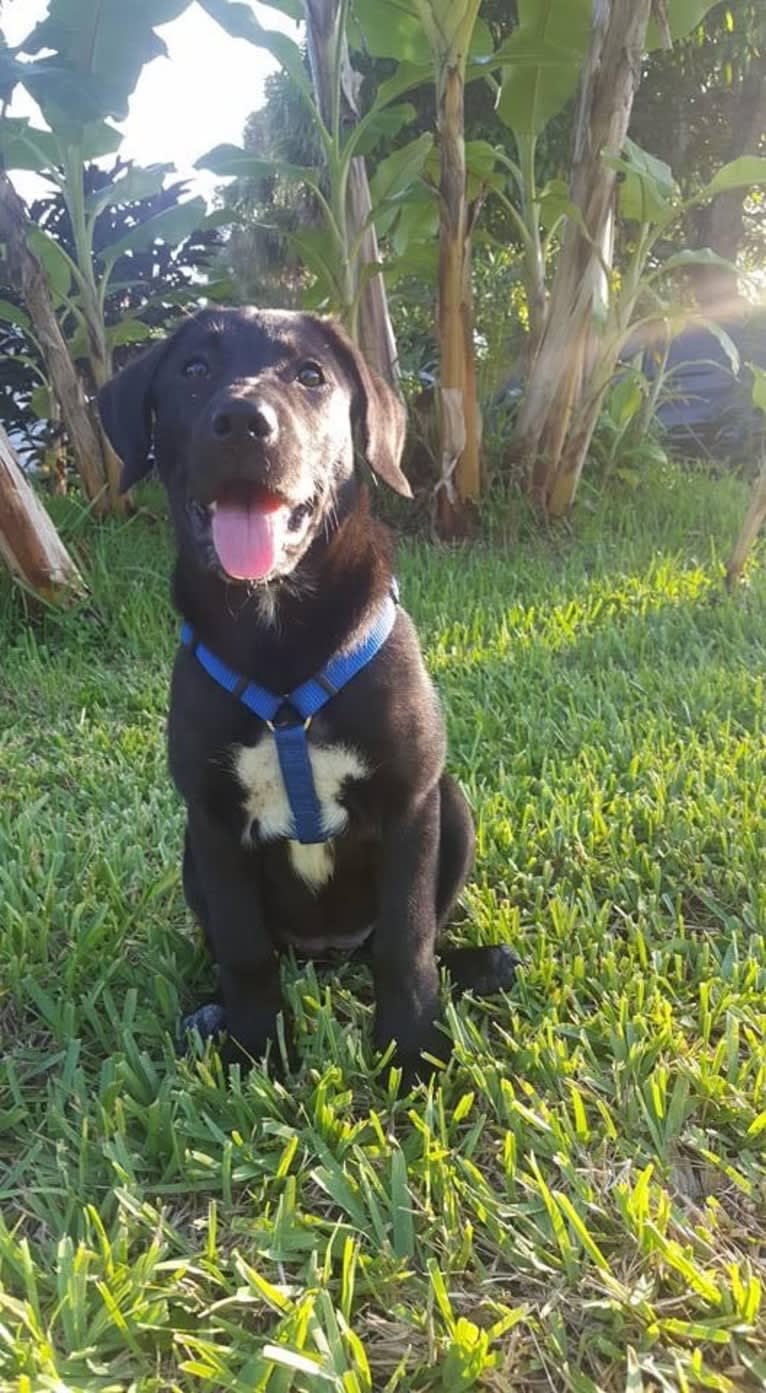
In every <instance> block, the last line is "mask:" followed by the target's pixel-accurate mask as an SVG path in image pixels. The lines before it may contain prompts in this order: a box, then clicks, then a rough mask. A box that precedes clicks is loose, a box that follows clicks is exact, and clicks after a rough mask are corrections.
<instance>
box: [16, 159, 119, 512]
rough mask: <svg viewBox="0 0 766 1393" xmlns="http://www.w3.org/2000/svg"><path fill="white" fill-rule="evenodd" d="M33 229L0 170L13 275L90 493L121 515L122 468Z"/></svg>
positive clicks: (97, 507) (99, 505)
mask: <svg viewBox="0 0 766 1393" xmlns="http://www.w3.org/2000/svg"><path fill="white" fill-rule="evenodd" d="M28 226H29V224H28V220H27V216H26V209H25V207H24V204H23V203H22V201H21V199H20V198H19V196H18V194H17V193H16V190H15V189H14V187H13V185H12V183H11V181H10V179H9V178H8V175H7V174H5V173H4V172H3V171H1V170H0V240H2V241H3V242H4V243H5V246H6V264H7V268H8V275H9V278H10V281H11V283H12V284H13V286H14V288H15V289H16V290H17V291H18V293H19V295H20V296H21V298H22V300H23V303H24V306H25V308H26V310H27V313H28V315H29V317H30V319H31V321H32V327H33V329H34V331H35V336H36V338H37V341H38V343H39V345H40V349H41V352H42V355H43V358H44V360H45V366H46V370H47V373H48V379H49V381H50V384H51V387H52V389H53V392H54V395H55V396H56V399H57V401H58V403H59V406H60V407H61V415H62V419H63V422H64V426H65V429H66V432H67V435H68V437H69V443H70V445H71V447H72V453H73V455H74V459H75V463H76V465H77V470H78V472H79V474H80V477H81V479H82V482H83V487H84V489H85V493H86V495H87V497H88V499H89V500H90V502H91V503H92V504H93V508H94V512H96V513H97V514H100V515H103V514H105V513H107V512H109V511H122V510H123V509H124V506H125V505H124V502H123V500H121V498H120V495H119V463H118V461H117V458H116V456H115V455H114V453H113V451H111V450H109V451H107V447H106V443H105V442H104V440H103V437H102V435H101V432H100V430H99V429H98V428H97V427H96V425H95V424H94V422H93V419H92V417H91V414H90V411H89V409H88V403H87V401H86V400H85V394H84V392H83V389H82V386H81V384H80V380H79V378H78V376H77V373H76V371H75V368H74V364H73V363H72V359H71V358H70V356H69V352H68V349H67V346H66V343H65V341H64V336H63V334H62V333H61V329H60V328H59V324H58V320H57V319H56V316H55V314H54V312H53V308H52V306H51V302H50V297H49V295H48V287H47V284H46V280H45V272H44V271H43V269H42V267H41V265H40V262H39V261H38V259H37V257H36V256H35V255H34V253H33V252H32V251H31V250H30V248H29V246H28V245H27V228H28Z"/></svg>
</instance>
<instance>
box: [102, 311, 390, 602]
mask: <svg viewBox="0 0 766 1393" xmlns="http://www.w3.org/2000/svg"><path fill="white" fill-rule="evenodd" d="M98 405H99V411H100V413H101V419H102V422H103V425H104V429H105V431H106V433H107V435H108V437H109V439H110V441H111V443H112V445H113V447H114V449H115V451H116V452H117V454H118V455H119V456H120V458H121V459H122V461H123V473H122V487H123V489H128V488H131V487H132V486H133V484H135V483H137V482H138V480H139V479H141V478H142V477H143V476H144V475H145V474H147V473H148V472H149V469H150V468H151V463H150V451H151V448H152V438H153V440H154V455H155V460H156V464H157V468H158V471H159V474H160V477H161V479H162V481H163V483H164V485H165V487H166V489H167V492H168V496H169V499H170V505H171V511H172V514H173V521H174V526H175V530H176V536H177V540H178V544H179V548H180V549H181V550H182V551H183V552H184V553H185V554H187V555H188V556H189V557H190V558H191V559H193V561H194V562H195V563H196V564H197V565H199V566H202V567H203V568H205V569H207V570H211V571H214V572H217V573H218V574H222V575H224V576H225V577H226V578H227V579H231V580H237V581H243V582H247V583H249V584H257V583H259V582H263V583H268V582H271V581H274V580H276V579H278V578H279V577H281V576H286V575H289V574H290V572H292V571H293V570H294V569H295V567H296V566H297V565H298V563H299V561H300V560H301V558H302V557H303V556H304V555H305V554H306V552H307V551H308V549H309V547H310V546H311V545H312V542H314V540H315V539H316V538H317V537H318V536H320V535H321V534H322V533H323V532H329V530H330V529H331V527H332V526H333V525H334V523H335V521H336V518H337V510H338V508H339V507H342V498H343V494H344V488H345V486H347V485H348V484H349V483H350V481H351V479H352V477H353V473H354V437H355V435H357V436H358V438H359V443H360V447H361V449H362V452H363V453H364V455H365V457H366V458H367V461H368V463H369V464H370V466H371V468H372V469H373V470H374V471H375V472H376V473H377V474H379V475H380V477H381V478H383V479H384V480H385V481H386V482H387V483H388V484H389V485H390V486H391V487H392V488H394V489H396V491H397V492H398V493H402V494H404V495H405V496H410V488H409V484H408V483H407V480H406V479H405V477H404V475H403V473H402V471H401V469H400V463H399V462H400V459H401V452H402V446H403V443H404V409H403V407H402V404H401V402H400V401H399V399H398V398H397V397H396V395H395V394H394V393H393V392H392V391H391V389H390V388H389V387H387V386H386V385H385V383H383V382H381V381H380V380H379V379H377V378H375V377H374V376H373V374H372V373H371V372H370V370H369V368H368V367H367V365H366V364H365V362H364V360H363V358H362V357H361V355H360V353H359V350H358V349H357V348H356V347H355V346H354V345H353V344H352V343H351V341H350V339H349V338H348V337H347V336H346V334H345V333H344V331H343V330H342V329H341V328H340V327H339V326H338V325H337V324H334V323H333V322H332V321H330V320H325V319H321V318H319V317H317V316H314V315H308V314H298V313H290V312H286V311H259V310H254V309H241V310H220V309H215V310H213V309H209V310H202V311H201V312H200V313H199V314H197V315H195V316H194V317H193V318H192V319H190V320H188V321H187V322H186V323H185V324H184V325H183V326H182V327H181V328H180V329H178V330H177V331H176V332H175V333H174V334H173V335H172V336H171V337H170V338H169V339H166V340H164V341H163V342H162V343H159V344H156V345H155V346H154V347H153V348H151V349H150V350H149V352H148V353H145V354H143V356H142V357H141V358H139V359H138V360H137V361H136V362H134V363H132V364H130V366H129V367H127V368H125V369H124V370H123V371H122V372H121V373H119V374H118V375H117V376H116V377H114V378H113V379H112V381H111V382H109V383H107V385H106V386H105V387H103V388H102V389H101V391H100V392H99V395H98Z"/></svg>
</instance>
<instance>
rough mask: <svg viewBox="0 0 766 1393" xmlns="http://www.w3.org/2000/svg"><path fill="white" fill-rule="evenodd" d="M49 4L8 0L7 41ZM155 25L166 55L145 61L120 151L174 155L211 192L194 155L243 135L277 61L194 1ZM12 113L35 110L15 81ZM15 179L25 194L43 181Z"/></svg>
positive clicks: (277, 20)
mask: <svg viewBox="0 0 766 1393" xmlns="http://www.w3.org/2000/svg"><path fill="white" fill-rule="evenodd" d="M124 3H125V4H130V0H124ZM254 8H255V11H256V14H257V15H258V18H259V19H260V20H261V22H262V23H263V24H264V26H265V27H268V28H270V29H277V28H279V29H283V30H284V31H285V32H287V33H290V34H291V35H292V36H293V37H295V36H297V32H298V30H297V26H296V25H295V24H292V23H291V21H290V20H288V19H287V18H285V16H284V15H281V14H279V13H278V11H275V10H271V9H269V8H268V6H266V5H258V4H256V5H255V7H254ZM47 9H48V0H5V4H4V5H3V12H2V13H3V20H2V27H3V30H4V32H5V35H6V38H7V39H8V41H9V42H10V43H11V44H15V43H18V42H19V41H20V40H21V39H22V38H23V37H24V35H25V34H27V33H28V32H29V30H30V29H31V28H32V26H33V24H35V23H36V22H37V21H38V20H39V19H42V17H43V15H44V14H45V13H46V11H47ZM157 32H158V34H160V36H161V37H162V38H163V39H164V40H165V43H166V44H167V47H168V50H169V54H170V57H169V58H155V60H154V62H152V63H150V64H149V65H148V66H147V67H146V68H144V71H143V73H142V74H141V77H140V79H139V83H138V86H137V88H136V90H135V92H134V94H133V97H132V99H131V103H130V114H129V116H128V119H127V121H125V122H124V123H123V125H122V127H121V129H122V130H124V132H125V142H124V144H123V146H122V149H121V151H120V154H121V155H122V156H123V157H126V158H131V159H135V161H136V163H137V164H156V163H164V162H166V161H169V162H172V163H173V164H174V165H176V167H177V168H178V169H179V170H180V172H181V173H182V174H183V175H184V176H191V177H192V179H193V181H194V183H193V187H194V192H195V193H204V194H206V195H208V196H209V195H210V194H211V193H212V190H213V188H214V187H215V185H216V184H220V182H221V181H220V179H216V178H215V177H214V176H212V175H205V174H201V173H199V172H196V171H194V170H193V168H192V166H193V164H194V161H195V160H196V159H197V158H198V157H199V156H200V155H204V154H205V152H206V151H207V150H210V149H211V148H212V147H213V146H214V145H219V144H221V142H223V141H232V142H234V144H240V143H241V138H242V131H243V127H244V124H245V120H246V119H247V117H248V116H249V114H250V112H251V111H255V110H256V109H257V107H259V106H260V105H261V104H262V102H263V96H264V93H263V83H264V80H265V78H266V77H267V76H268V74H269V73H270V72H273V71H274V68H275V66H276V65H275V63H274V61H273V59H272V58H271V56H270V55H269V54H268V53H265V52H264V51H263V50H262V49H258V48H255V47H254V46H253V45H252V44H249V43H247V42H246V41H245V40H244V39H232V38H230V37H229V35H228V34H225V33H224V32H223V30H222V29H221V28H220V27H219V26H218V25H217V24H215V23H214V22H213V20H212V19H210V18H209V16H208V15H206V14H205V12H204V10H202V9H200V7H199V5H196V4H193V5H192V6H191V7H190V8H189V9H188V10H187V11H186V12H185V13H184V14H183V15H181V17H180V18H179V19H176V20H174V21H173V22H172V24H165V25H162V26H161V27H160V28H159V29H158V30H157ZM11 114H12V115H14V116H34V115H35V114H36V108H35V106H34V103H33V102H32V101H30V99H29V98H28V97H27V96H26V93H24V92H23V91H22V90H21V89H20V88H17V89H16V93H15V94H14V100H13V104H12V106H11ZM38 120H39V114H38ZM13 181H14V184H15V185H16V187H17V188H18V190H19V192H20V193H21V194H22V195H23V196H25V197H31V196H33V195H34V193H35V192H37V191H39V188H40V185H39V184H36V181H35V178H34V176H29V175H23V174H19V173H17V174H15V175H14V176H13Z"/></svg>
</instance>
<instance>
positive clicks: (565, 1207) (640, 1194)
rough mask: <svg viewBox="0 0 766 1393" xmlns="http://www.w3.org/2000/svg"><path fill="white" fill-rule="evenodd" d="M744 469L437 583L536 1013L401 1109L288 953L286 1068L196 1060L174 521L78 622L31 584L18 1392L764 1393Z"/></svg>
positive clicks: (468, 736) (330, 992)
mask: <svg viewBox="0 0 766 1393" xmlns="http://www.w3.org/2000/svg"><path fill="white" fill-rule="evenodd" d="M745 497H746V495H745V492H744V490H743V489H742V487H741V486H740V485H738V484H737V483H736V482H733V481H726V480H718V481H712V480H705V479H701V478H698V477H697V478H695V477H683V476H682V475H680V474H677V475H676V474H672V475H669V476H668V477H667V478H666V479H665V480H664V481H662V484H660V483H659V482H658V481H657V480H655V481H653V482H652V483H651V484H647V485H646V486H644V487H642V488H640V489H638V490H637V491H636V492H635V493H624V494H622V495H618V494H616V493H612V494H610V495H609V496H606V497H603V498H593V497H591V498H590V499H589V498H588V496H587V495H586V496H585V497H584V499H583V503H582V505H581V507H580V510H579V512H578V515H577V519H576V524H575V529H574V531H573V532H572V533H568V532H563V533H560V534H558V535H557V536H556V537H554V538H553V539H551V540H549V539H546V538H543V537H540V536H538V535H536V534H535V533H534V532H533V531H531V530H530V529H529V528H528V527H527V526H526V525H525V524H524V523H523V522H522V523H521V524H514V523H513V521H512V520H511V521H510V522H508V521H507V520H504V519H503V517H502V516H500V515H498V516H497V517H496V518H495V519H494V523H493V528H492V532H493V539H494V540H493V543H492V544H484V545H481V546H477V547H476V548H475V549H473V550H469V551H446V550H445V551H438V550H434V549H431V548H428V547H426V546H424V545H420V544H418V543H415V542H410V543H408V544H407V545H406V547H405V548H404V550H403V552H402V555H401V559H400V566H399V575H400V578H401V582H402V588H403V592H404V596H405V599H406V603H407V606H408V607H409V609H410V610H411V611H412V613H413V614H414V616H415V617H416V619H417V622H418V624H419V627H420V631H421V634H422V638H423V643H424V647H425V651H426V655H427V659H428V662H429V665H430V667H431V670H432V671H433V673H434V675H435V677H436V679H437V681H438V683H439V686H440V689H441V692H442V694H443V697H444V700H445V703H446V706H447V708H448V713H449V725H450V736H451V765H452V768H453V770H454V771H455V773H456V774H457V775H458V776H459V778H460V779H461V780H462V782H463V785H464V787H465V788H466V790H467V792H468V794H469V796H470V798H471V800H472V803H473V806H474V809H475V812H476V819H477V825H478V831H479V857H478V864H477V870H476V875H475V877H474V879H473V881H472V883H471V886H470V889H469V891H468V892H467V894H466V896H465V903H464V911H463V915H462V918H461V919H460V920H459V921H458V923H457V924H456V926H455V929H454V934H455V937H456V938H457V939H459V940H463V941H470V942H492V941H497V940H509V941H510V942H511V943H512V944H513V945H514V947H515V948H516V950H517V951H518V953H519V955H520V956H521V958H522V960H523V971H522V972H521V974H520V978H519V982H518V986H517V987H516V988H515V990H514V992H513V993H512V994H511V995H510V996H509V997H507V998H505V999H500V1000H495V1001H492V1002H481V1003H479V1002H474V1001H470V1000H467V1001H464V1002H462V1003H461V1004H460V1005H459V1006H458V1007H457V1008H452V1007H449V1009H448V1022H449V1029H450V1031H451V1032H452V1034H453V1035H454V1038H455V1046H456V1047H455V1055H454V1058H453V1061H452V1063H451V1064H450V1067H449V1069H448V1070H447V1072H446V1074H444V1075H443V1076H442V1077H440V1079H439V1080H438V1082H436V1083H435V1084H434V1085H432V1086H431V1088H430V1089H428V1090H426V1089H423V1088H421V1089H420V1090H419V1091H416V1093H415V1094H413V1095H412V1096H410V1097H409V1098H404V1099H397V1098H396V1094H395V1089H394V1087H393V1086H392V1080H391V1079H390V1078H389V1073H388V1070H387V1068H385V1067H384V1068H380V1066H379V1065H378V1064H377V1062H376V1061H375V1060H374V1058H373V1057H372V1055H371V1051H370V1046H369V1027H370V1017H371V993H370V984H369V981H368V979H367V977H366V976H365V975H364V973H362V972H361V971H360V970H358V969H353V970H352V969H351V968H350V967H345V968H342V969H341V971H340V973H339V974H338V976H337V977H336V978H335V979H332V978H330V977H327V976H322V975H316V974H315V973H314V972H313V971H312V970H310V969H300V970H299V969H298V968H296V967H295V966H290V965H289V964H288V965H286V967H285V972H284V977H285V986H286V994H287V1000H288V1004H289V1016H290V1021H289V1029H290V1030H291V1032H292V1033H293V1035H294V1037H295V1039H296V1041H297V1045H298V1051H299V1055H300V1059H301V1064H300V1067H299V1070H298V1072H297V1073H296V1074H294V1075H293V1076H292V1077H290V1078H289V1080H288V1081H287V1082H286V1083H279V1082H275V1081H274V1080H273V1079H272V1078H270V1077H267V1076H265V1075H264V1074H263V1073H261V1072H253V1073H252V1074H251V1075H250V1076H249V1077H248V1078H247V1079H246V1080H245V1081H239V1080H238V1079H237V1078H236V1077H235V1078H234V1080H233V1081H232V1082H231V1084H227V1083H226V1082H225V1081H224V1078H223V1077H222V1073H221V1069H220V1065H219V1061H218V1059H217V1056H216V1055H215V1053H214V1052H212V1053H211V1052H208V1053H207V1054H206V1055H205V1056H204V1057H203V1058H199V1059H197V1060H192V1061H190V1062H178V1061H177V1060H176V1059H175V1056H174V1049H173V1034H174V1030H175V1025H176V1022H177V1019H178V1015H179V1011H180V1010H181V1009H182V1008H184V1007H187V1006H188V1005H189V1004H191V1003H193V1002H194V1001H195V998H196V996H197V994H198V993H199V991H200V989H201V988H202V987H203V986H204V985H205V984H206V983H207V980H208V969H207V966H206V963H205V960H204V956H203V955H202V953H201V951H200V949H199V947H198V945H197V942H196V938H195V936H194V933H193V930H192V926H191V923H190V921H189V917H188V915H187V912H186V910H185V907H184V903H183V899H182V895H181V888H180V879H179V870H178V863H179V841H180V831H181V820H182V819H181V811H180V808H179V805H178V802H177V800H176V798H175V795H174V794H173V792H172V790H171V787H170V784H169V780H168V777H167V773H166V767H165V752H164V735H163V732H164V720H165V708H166V687H167V677H168V667H169V663H170V659H171V655H172V651H173V647H174V642H175V622H174V619H173V617H172V615H171V613H170V609H169V605H168V600H167V591H166V574H167V570H168V563H169V549H168V544H167V539H166V534H165V529H164V526H163V525H162V524H161V523H158V522H152V521H151V520H149V519H147V518H146V517H142V516H139V517H138V518H136V519H135V520H134V521H132V522H131V523H130V524H129V525H127V526H123V527H121V528H118V527H114V528H104V529H103V530H102V531H100V532H99V531H97V530H96V529H94V528H89V527H87V526H82V525H80V524H79V523H78V521H77V518H76V515H75V513H74V512H73V511H72V510H71V509H65V510H64V511H63V513H62V518H63V521H64V523H65V524H66V525H67V526H68V527H69V529H70V531H69V537H70V541H71V544H72V546H73V547H75V548H76V550H77V552H78V555H79V556H80V557H81V559H82V561H83V564H84V566H85V568H86V570H87V573H88V575H89V578H90V581H91V585H92V598H91V601H90V603H89V606H88V608H87V609H85V610H83V611H82V612H81V613H80V614H78V615H75V616H69V617H65V618H62V617H60V616H57V615H55V614H50V615H47V616H46V617H45V618H44V620H42V621H34V622H32V621H30V620H28V619H27V618H26V617H25V614H24V610H23V606H22V603H21V600H20V597H19V595H18V594H15V595H12V594H11V593H10V592H8V591H4V592H2V594H0V633H1V634H2V640H1V641H2V645H3V661H2V675H0V720H1V723H2V725H1V730H0V736H1V743H0V789H1V790H2V797H1V799H0V912H1V913H2V920H1V922H0V1038H1V1040H2V1063H1V1064H0V1213H2V1216H3V1217H2V1222H0V1387H1V1388H2V1389H3V1390H6V1389H8V1390H10V1389H14V1390H16V1389H18V1390H19V1393H42V1390H51V1393H52V1391H53V1390H56V1391H57V1393H62V1391H63V1390H89V1391H90V1390H94V1391H95V1390H115V1391H116V1390H124V1393H128V1390H130V1391H131V1393H150V1390H183V1393H197V1391H198V1390H210V1391H211V1393H212V1391H215V1393H219V1391H220V1390H238V1391H239V1390H242V1393H244V1390H256V1389H258V1390H260V1389H268V1390H269V1393H287V1390H290V1389H292V1390H294V1393H321V1390H323V1389H328V1390H337V1393H365V1390H375V1391H376V1393H377V1391H378V1390H381V1391H382V1390H390V1393H393V1390H396V1389H399V1390H402V1391H403V1393H410V1390H412V1391H413V1393H420V1390H444V1393H458V1391H459V1390H463V1389H469V1388H474V1387H476V1388H483V1389H490V1390H497V1393H500V1390H502V1393H506V1391H507V1390H510V1389H514V1390H516V1389H522V1390H538V1389H540V1390H543V1389H550V1390H554V1393H560V1391H561V1390H570V1389H571V1390H576V1393H586V1390H594V1389H603V1390H621V1391H622V1390H626V1393H638V1390H641V1389H644V1390H647V1393H648V1390H655V1389H656V1390H671V1389H672V1390H676V1389H687V1388H688V1389H696V1388H712V1389H736V1390H738V1393H741V1391H742V1390H747V1389H756V1388H763V1387H764V1386H766V1321H764V1313H763V1283H764V1278H766V1213H765V1210H766V1206H765V1205H764V1198H765V1196H766V1164H765V1162H764V1146H765V1145H766V1042H765V1039H764V1032H765V1029H766V887H765V885H764V875H763V867H764V845H765V844H766V800H765V798H764V793H765V792H766V788H765V783H766V768H765V763H764V755H765V754H766V741H765V738H764V737H765V731H766V714H765V713H766V704H765V703H764V672H765V670H766V624H765V622H764V621H765V620H766V572H764V569H763V567H762V565H759V563H758V561H757V560H756V562H755V564H754V565H753V567H752V570H751V575H750V585H749V588H747V589H746V590H743V591H742V592H740V593H739V594H738V595H736V596H735V597H734V598H727V597H726V596H725V595H724V594H723V591H722V587H721V560H720V559H721V557H722V556H723V555H725V554H726V551H727V550H728V548H729V546H730V544H731V542H732V540H733V538H734V535H735V533H736V530H737V527H738V524H739V521H740V519H741V516H742V513H743V510H744V505H745Z"/></svg>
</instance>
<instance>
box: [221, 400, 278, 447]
mask: <svg viewBox="0 0 766 1393" xmlns="http://www.w3.org/2000/svg"><path fill="white" fill-rule="evenodd" d="M210 429H211V432H212V434H213V436H214V438H215V439H216V440H220V441H224V440H225V441H227V442H228V443H230V444H236V443H237V442H238V441H243V442H244V441H247V440H264V441H265V440H272V441H273V440H276V437H277V433H278V430H279V424H278V421H277V413H276V411H275V410H274V408H273V406H269V404H268V402H265V401H257V400H253V398H252V397H251V398H249V399H248V398H246V397H237V398H235V399H234V400H232V401H230V402H227V403H226V405H225V406H224V407H221V408H220V409H219V410H218V411H216V413H215V415H214V416H213V419H212V421H211V422H210Z"/></svg>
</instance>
